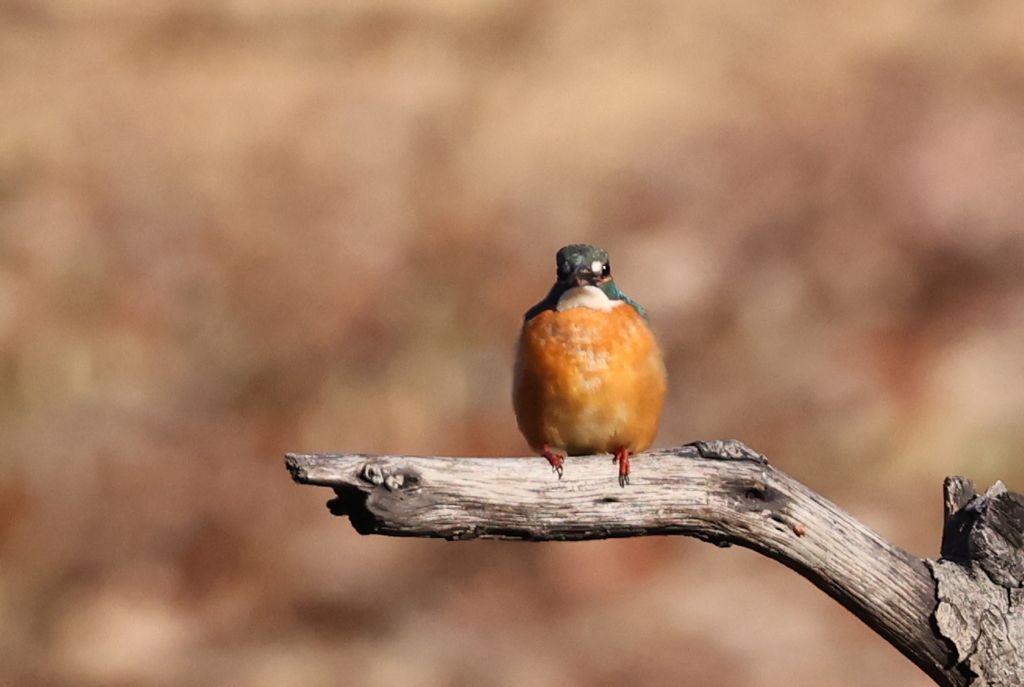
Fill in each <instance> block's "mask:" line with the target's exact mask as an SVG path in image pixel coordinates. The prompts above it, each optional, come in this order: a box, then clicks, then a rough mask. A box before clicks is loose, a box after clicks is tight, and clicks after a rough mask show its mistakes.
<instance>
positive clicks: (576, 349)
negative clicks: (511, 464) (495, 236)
mask: <svg viewBox="0 0 1024 687" xmlns="http://www.w3.org/2000/svg"><path fill="white" fill-rule="evenodd" d="M555 264H556V267H557V276H556V280H555V284H554V286H552V287H551V290H550V291H549V292H548V294H547V296H545V297H544V299H543V300H541V301H540V302H539V303H537V304H536V305H535V306H533V307H532V308H530V309H529V310H527V311H526V314H525V315H524V316H523V325H522V330H521V331H520V334H519V340H518V342H517V344H516V359H515V367H514V370H513V382H512V405H513V407H514V409H515V415H516V423H517V424H518V425H519V430H520V431H521V432H522V434H523V437H524V438H525V439H526V441H527V443H528V444H529V445H530V447H531V448H532V449H533V450H535V451H537V452H539V453H540V454H541V455H542V456H543V457H544V458H546V459H547V461H548V462H549V463H550V464H551V468H552V469H553V470H554V471H555V473H557V475H558V478H559V479H561V478H562V472H563V465H564V458H563V454H565V455H568V456H584V455H594V454H600V453H610V454H612V456H613V458H612V461H613V462H614V463H618V467H619V474H618V482H619V486H621V487H625V486H626V485H627V484H629V472H630V464H629V457H630V455H631V454H634V453H639V452H641V451H645V450H647V449H648V448H650V446H651V444H652V443H653V442H654V437H655V434H657V431H658V422H659V420H660V418H661V410H662V406H663V404H664V400H665V391H666V388H667V383H666V372H665V363H664V360H663V357H662V354H661V349H660V348H659V347H658V342H657V340H656V339H655V336H654V333H653V332H652V331H651V328H650V326H649V324H648V318H647V312H646V311H645V310H644V309H643V308H642V307H641V306H640V305H639V304H638V303H637V302H636V301H634V300H632V299H631V298H629V297H628V296H626V294H624V293H623V292H622V291H621V290H620V289H619V287H618V286H616V284H615V281H614V280H613V279H612V274H611V264H610V262H609V256H608V252H607V251H605V250H603V249H601V248H598V247H596V246H591V245H585V244H574V245H569V246H565V247H563V248H561V249H560V250H559V251H558V253H557V254H556V256H555Z"/></svg>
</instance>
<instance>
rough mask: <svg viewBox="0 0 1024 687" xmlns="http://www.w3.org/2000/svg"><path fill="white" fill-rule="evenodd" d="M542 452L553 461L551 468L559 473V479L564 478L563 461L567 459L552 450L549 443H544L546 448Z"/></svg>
mask: <svg viewBox="0 0 1024 687" xmlns="http://www.w3.org/2000/svg"><path fill="white" fill-rule="evenodd" d="M540 454H541V455H542V456H544V457H545V458H547V459H548V462H549V463H551V469H552V470H554V471H555V472H556V473H557V474H558V479H562V463H564V462H565V459H564V458H563V457H562V456H560V455H558V454H557V453H555V452H554V451H552V450H551V447H550V446H548V445H547V444H544V450H543V451H541V452H540Z"/></svg>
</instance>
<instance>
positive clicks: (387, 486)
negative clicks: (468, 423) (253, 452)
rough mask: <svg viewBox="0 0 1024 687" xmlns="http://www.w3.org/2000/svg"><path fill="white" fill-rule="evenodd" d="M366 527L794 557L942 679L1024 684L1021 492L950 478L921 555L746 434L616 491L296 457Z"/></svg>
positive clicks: (603, 477) (465, 463) (646, 468)
mask: <svg viewBox="0 0 1024 687" xmlns="http://www.w3.org/2000/svg"><path fill="white" fill-rule="evenodd" d="M285 463H286V465H287V467H288V470H289V471H290V472H291V474H292V478H293V479H294V480H295V481H296V482H299V483H300V484H312V485H320V486H327V487H331V488H333V489H334V492H335V494H336V496H335V498H333V499H331V500H330V501H329V502H328V507H329V508H330V510H331V512H332V513H334V514H335V515H345V516H348V517H349V519H350V521H351V523H352V525H353V527H355V529H356V530H357V531H358V532H360V533H362V534H385V535H391V536H404V537H442V538H445V539H450V540H458V539H473V538H490V539H518V540H526V541H552V540H558V541H568V540H582V539H607V538H612V537H638V536H646V535H664V534H682V535H686V536H691V537H696V538H698V539H702V540H704V541H708V542H712V543H714V544H717V545H719V546H730V545H732V544H736V545H739V546H744V547H747V548H750V549H753V550H755V551H757V552H759V553H761V554H764V555H766V556H768V557H770V558H773V559H775V560H777V561H779V562H780V563H782V564H783V565H786V566H788V567H790V568H792V569H793V570H795V571H796V572H797V573H799V574H800V575H802V576H803V577H805V578H806V579H808V580H809V581H810V582H811V583H813V584H814V585H816V586H817V587H818V588H819V589H821V590H822V591H824V592H825V593H826V594H828V595H829V596H831V597H832V598H833V599H835V600H836V601H838V602H839V603H840V604H842V605H843V606H844V607H846V608H847V609H849V610H850V611H851V612H852V613H854V614H855V615H856V616H857V617H858V618H860V619H861V620H862V621H863V622H864V623H866V624H867V625H868V626H869V627H871V628H872V629H873V630H874V631H875V632H877V633H878V634H879V635H881V636H882V637H884V638H885V639H886V641H888V642H889V643H890V644H892V645H893V646H894V647H896V648H897V649H898V650H899V651H900V652H902V653H903V654H904V655H905V656H906V657H907V658H908V659H910V660H911V661H913V662H914V663H915V664H916V665H917V666H919V667H920V668H921V669H922V670H924V671H925V672H926V673H927V674H928V675H929V676H931V678H932V679H933V680H935V682H936V683H937V684H939V685H943V686H944V687H967V686H968V685H970V686H972V687H983V686H984V687H989V686H991V687H995V686H1007V687H1009V686H1011V685H1014V686H1020V685H1024V610H1022V609H1024V603H1022V602H1024V591H1022V583H1024V497H1022V496H1021V495H1020V494H1016V493H1014V492H1011V491H1008V490H1007V489H1006V487H1004V486H1003V484H1002V483H1001V482H997V483H996V485H995V486H993V487H992V488H991V489H989V490H988V491H987V492H986V493H985V494H984V495H978V494H976V493H975V489H974V485H973V483H972V482H971V481H970V480H967V479H965V478H962V477H954V478H950V479H947V480H946V483H945V514H946V520H945V527H944V532H943V537H942V557H941V558H940V559H939V560H938V561H931V560H927V559H921V558H918V557H916V556H913V555H912V554H909V553H907V552H906V551H903V550H902V549H900V548H899V547H896V546H894V545H893V544H891V543H890V542H888V541H886V540H885V539H883V538H882V537H880V536H879V535H878V534H876V533H875V532H873V531H871V530H870V529H869V528H867V527H865V526H864V525H863V524H862V523H860V522H858V521H857V520H856V519H855V518H853V517H852V516H851V515H850V514H848V513H846V512H845V511H843V510H842V509H840V508H838V507H837V506H836V505H835V504H833V503H831V502H829V501H828V500H826V499H825V498H823V497H822V496H820V495H819V494H816V493H815V492H813V491H811V490H810V489H808V488H807V487H805V486H803V485H802V484H800V483H799V482H797V481H796V480H794V479H792V478H791V477H789V476H788V475H786V474H784V473H782V472H780V471H778V470H775V469H774V468H772V467H771V466H770V465H769V464H768V461H767V460H766V459H765V457H764V456H762V455H761V454H759V453H757V452H755V451H753V450H751V449H749V448H748V447H747V446H745V445H744V444H742V443H740V442H738V441H732V440H727V441H707V442H696V443H694V444H690V445H687V446H681V447H679V448H674V449H663V450H658V451H650V452H647V453H643V454H639V455H637V456H635V457H634V460H633V475H632V477H633V480H632V483H631V484H630V485H629V486H628V487H626V488H624V489H623V488H619V486H618V484H617V483H616V481H615V479H614V475H613V472H612V471H611V470H610V469H609V465H608V464H607V461H606V460H601V459H594V458H589V457H584V458H568V459H567V462H566V471H565V479H564V480H558V479H556V478H555V477H554V476H553V475H552V474H551V473H550V470H549V468H548V465H547V463H546V462H545V461H544V460H542V459H540V458H534V457H530V458H452V457H416V456H374V455H362V454H289V455H288V456H286V458H285Z"/></svg>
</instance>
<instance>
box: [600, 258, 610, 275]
mask: <svg viewBox="0 0 1024 687" xmlns="http://www.w3.org/2000/svg"><path fill="white" fill-rule="evenodd" d="M611 273H612V266H611V263H607V262H606V263H605V264H604V265H603V266H602V267H601V276H602V277H607V276H609V275H611Z"/></svg>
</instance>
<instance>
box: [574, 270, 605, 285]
mask: <svg viewBox="0 0 1024 687" xmlns="http://www.w3.org/2000/svg"><path fill="white" fill-rule="evenodd" d="M572 279H573V281H574V282H576V286H596V285H597V282H598V280H599V279H600V276H599V275H597V274H594V271H593V270H591V269H590V268H589V267H587V266H586V265H580V266H579V267H577V268H576V269H575V270H573V272H572Z"/></svg>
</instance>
